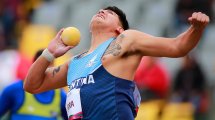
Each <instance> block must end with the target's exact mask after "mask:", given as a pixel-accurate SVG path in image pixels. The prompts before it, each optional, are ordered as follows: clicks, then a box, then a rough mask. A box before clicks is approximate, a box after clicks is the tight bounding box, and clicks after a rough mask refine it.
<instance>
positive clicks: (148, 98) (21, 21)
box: [0, 0, 215, 120]
mask: <svg viewBox="0 0 215 120" xmlns="http://www.w3.org/2000/svg"><path fill="white" fill-rule="evenodd" d="M109 5H110V6H113V5H115V6H117V7H119V8H120V9H122V10H123V11H124V12H125V13H126V15H127V19H128V21H129V24H130V26H131V28H132V29H137V30H140V31H143V32H145V33H148V34H151V35H154V36H162V37H176V36H177V35H178V34H180V33H182V32H183V31H184V30H185V29H186V28H187V27H189V24H188V22H187V18H188V17H189V16H191V15H192V13H193V12H194V11H200V12H203V13H206V14H207V15H208V16H210V19H211V22H210V24H209V25H208V27H207V29H206V30H205V33H204V35H203V37H202V39H201V41H200V43H199V44H198V46H197V47H196V48H195V49H194V50H192V51H191V52H190V54H189V55H187V56H185V57H183V58H150V57H146V58H143V60H142V62H141V64H140V68H139V69H138V71H137V75H136V77H135V81H136V83H137V85H138V88H139V90H140V91H141V96H142V101H141V106H140V109H139V113H138V116H137V118H136V119H138V120H159V119H161V120H179V119H180V120H214V119H215V114H214V113H215V112H214V111H215V109H214V105H215V104H214V102H215V92H214V91H215V53H214V52H215V49H214V47H215V23H214V17H215V2H214V0H133V1H131V0H1V2H0V91H2V90H3V89H4V87H6V86H7V85H9V84H11V83H13V82H15V81H17V80H20V79H24V77H25V75H26V73H27V71H28V69H29V67H30V65H31V64H32V59H33V56H34V54H35V53H36V51H37V50H39V49H41V48H46V47H47V45H48V43H49V41H50V40H51V39H52V38H53V37H54V36H55V34H56V33H57V31H59V30H60V29H61V28H63V27H68V26H75V27H77V28H78V29H79V30H80V31H81V42H80V44H79V46H77V47H76V48H75V49H72V50H71V51H69V52H68V54H66V55H64V56H63V57H61V58H59V59H57V61H56V63H55V65H60V64H62V63H63V62H64V61H66V60H68V59H69V57H71V56H72V55H74V54H77V53H80V52H83V51H85V50H86V49H88V47H89V46H90V33H89V22H90V20H91V17H92V16H93V15H94V14H95V13H96V12H97V11H98V10H99V9H101V8H104V7H106V6H109ZM155 76H159V77H157V78H155ZM0 93H1V92H0ZM0 107H1V105H0ZM167 113H168V114H167Z"/></svg>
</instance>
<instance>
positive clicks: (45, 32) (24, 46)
mask: <svg viewBox="0 0 215 120" xmlns="http://www.w3.org/2000/svg"><path fill="white" fill-rule="evenodd" d="M55 34H56V31H55V28H53V27H51V26H45V25H34V24H31V25H29V26H27V27H26V28H25V29H24V31H23V33H22V37H21V38H20V39H21V41H20V42H19V52H20V53H22V54H23V55H25V56H26V57H27V58H30V59H31V58H33V57H34V55H35V54H36V52H37V51H38V50H40V49H45V48H47V46H48V44H49V42H50V41H51V40H52V39H53V38H54V36H55Z"/></svg>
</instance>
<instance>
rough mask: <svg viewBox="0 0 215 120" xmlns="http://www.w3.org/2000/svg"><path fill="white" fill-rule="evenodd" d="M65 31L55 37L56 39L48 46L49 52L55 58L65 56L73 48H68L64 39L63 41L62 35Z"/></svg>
mask: <svg viewBox="0 0 215 120" xmlns="http://www.w3.org/2000/svg"><path fill="white" fill-rule="evenodd" d="M63 30H64V29H61V30H60V31H59V32H58V33H57V35H56V36H55V38H54V39H52V41H51V42H50V43H49V45H48V50H49V52H51V53H52V54H53V55H54V57H55V58H57V57H60V56H62V55H64V54H65V53H66V52H67V51H69V50H70V49H72V48H73V46H66V45H65V44H64V43H63V41H62V39H61V34H62V32H63Z"/></svg>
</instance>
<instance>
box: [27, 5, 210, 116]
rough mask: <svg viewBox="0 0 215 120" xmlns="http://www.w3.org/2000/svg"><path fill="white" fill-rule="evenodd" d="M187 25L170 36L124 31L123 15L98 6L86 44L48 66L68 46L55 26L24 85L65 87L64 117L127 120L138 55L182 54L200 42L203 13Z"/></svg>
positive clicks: (32, 88) (37, 90)
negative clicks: (67, 58) (79, 51)
mask: <svg viewBox="0 0 215 120" xmlns="http://www.w3.org/2000/svg"><path fill="white" fill-rule="evenodd" d="M188 21H189V22H190V27H189V28H188V29H187V30H186V31H185V32H184V33H182V34H180V35H179V36H177V37H176V38H163V37H154V36H151V35H148V34H146V33H143V32H141V31H137V30H132V29H129V25H128V22H127V20H126V16H125V14H124V13H123V12H122V11H121V10H120V9H118V8H117V7H115V6H113V7H112V6H111V7H107V8H105V9H101V10H99V11H98V12H97V13H96V14H95V15H94V16H93V17H92V19H91V22H90V33H91V46H90V48H89V50H88V51H86V52H84V53H82V54H79V55H77V56H74V57H72V58H71V60H70V61H68V62H66V63H65V64H63V65H61V66H59V67H53V68H48V69H47V67H48V66H49V64H50V62H51V61H52V60H53V59H54V58H57V57H60V56H62V55H63V54H65V53H66V52H67V51H68V50H70V49H72V48H73V47H74V46H73V47H71V46H66V45H64V44H63V42H62V40H61V34H62V32H63V30H64V29H62V30H60V31H59V32H58V34H57V35H56V37H55V38H54V39H53V40H52V41H51V42H50V44H49V45H48V47H47V49H46V50H44V52H43V54H42V56H41V57H39V58H38V60H37V61H35V62H34V64H33V65H32V66H31V68H30V70H29V72H28V75H27V78H26V82H25V84H24V89H25V90H26V91H28V92H31V93H40V92H43V91H46V90H50V89H55V88H60V87H64V86H66V85H67V86H68V87H69V93H68V95H67V103H66V109H67V114H68V117H69V119H71V120H72V119H76V118H77V119H78V118H80V119H83V120H133V119H134V117H135V115H136V111H135V101H136V99H137V98H136V95H134V94H133V92H134V90H135V84H134V82H133V78H134V74H135V71H136V69H137V67H138V65H139V63H140V61H141V58H142V57H143V56H156V57H182V56H184V55H186V54H187V53H188V52H189V51H190V50H192V49H193V48H194V47H195V46H196V45H197V43H198V41H199V40H200V38H201V36H202V33H203V31H204V29H205V27H206V25H207V24H208V23H209V17H208V16H207V15H205V14H203V13H201V12H194V13H193V14H192V16H191V17H190V18H188Z"/></svg>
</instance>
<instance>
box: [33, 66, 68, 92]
mask: <svg viewBox="0 0 215 120" xmlns="http://www.w3.org/2000/svg"><path fill="white" fill-rule="evenodd" d="M67 70H68V62H67V63H65V64H63V65H61V66H57V67H49V68H47V70H46V72H45V74H46V75H45V78H44V82H43V83H42V85H41V86H40V88H38V89H37V90H36V93H37V92H42V91H47V90H52V89H57V88H62V87H65V86H66V85H67Z"/></svg>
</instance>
